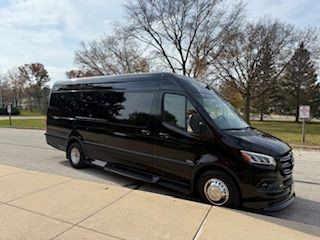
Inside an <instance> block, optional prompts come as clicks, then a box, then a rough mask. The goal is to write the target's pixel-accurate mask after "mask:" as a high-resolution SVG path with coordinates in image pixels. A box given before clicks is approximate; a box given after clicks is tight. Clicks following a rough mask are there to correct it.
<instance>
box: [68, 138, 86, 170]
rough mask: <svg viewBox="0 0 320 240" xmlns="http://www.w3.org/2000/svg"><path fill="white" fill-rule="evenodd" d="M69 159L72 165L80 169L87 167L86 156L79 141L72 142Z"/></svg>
mask: <svg viewBox="0 0 320 240" xmlns="http://www.w3.org/2000/svg"><path fill="white" fill-rule="evenodd" d="M68 159H69V162H70V164H71V166H72V167H74V168H77V169H80V168H84V167H86V163H85V156H84V154H83V151H82V148H81V145H80V144H79V143H77V142H76V143H72V144H71V145H70V146H69V148H68Z"/></svg>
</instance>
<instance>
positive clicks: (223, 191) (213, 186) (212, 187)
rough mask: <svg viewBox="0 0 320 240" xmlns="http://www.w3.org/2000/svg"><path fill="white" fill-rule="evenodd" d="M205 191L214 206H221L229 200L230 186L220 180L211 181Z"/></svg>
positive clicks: (206, 185) (212, 179)
mask: <svg viewBox="0 0 320 240" xmlns="http://www.w3.org/2000/svg"><path fill="white" fill-rule="evenodd" d="M203 190H204V193H205V195H206V198H207V199H208V201H209V202H210V203H212V204H214V205H217V206H221V205H223V204H225V203H226V202H227V201H228V200H229V196H230V195H229V189H228V186H227V184H225V183H224V182H223V181H222V180H220V179H218V178H211V179H209V180H208V181H207V182H206V184H205V185H204V189H203Z"/></svg>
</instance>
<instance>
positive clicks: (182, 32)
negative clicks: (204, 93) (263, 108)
mask: <svg viewBox="0 0 320 240" xmlns="http://www.w3.org/2000/svg"><path fill="white" fill-rule="evenodd" d="M225 2H226V1H223V0H211V1H208V0H151V1H150V0H134V1H128V3H127V5H126V9H127V13H128V16H129V20H130V21H129V26H128V27H127V28H126V30H127V33H128V34H131V35H132V36H133V37H135V38H136V39H138V40H139V41H140V42H142V43H144V44H146V45H147V46H149V47H151V48H150V49H151V50H152V52H153V53H154V54H155V56H156V57H157V58H158V59H159V58H160V59H161V60H163V61H162V62H163V63H165V65H166V66H167V67H168V68H169V69H170V70H171V71H172V72H181V73H182V74H183V75H189V76H193V77H199V76H203V75H205V74H206V72H207V68H208V66H210V64H211V62H212V61H214V59H215V58H216V56H217V55H219V53H220V52H221V46H222V44H221V41H222V40H223V38H224V35H225V34H226V33H228V31H229V30H230V29H231V28H232V27H233V26H234V25H235V24H236V23H237V22H238V21H239V19H240V15H241V12H242V9H243V4H242V2H238V3H237V4H236V5H235V6H234V8H232V9H231V10H230V11H229V10H228V9H230V7H226V5H225V4H226V3H225Z"/></svg>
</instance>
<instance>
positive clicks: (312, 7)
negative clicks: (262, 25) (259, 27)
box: [247, 0, 320, 27]
mask: <svg viewBox="0 0 320 240" xmlns="http://www.w3.org/2000/svg"><path fill="white" fill-rule="evenodd" d="M319 11H320V1H319V0H305V1H301V0H250V1H248V2H247V16H248V17H249V19H251V20H257V19H259V18H261V17H264V16H269V17H272V18H277V19H279V20H282V21H286V22H288V23H291V24H295V25H297V26H299V27H305V26H319V21H320V14H319Z"/></svg>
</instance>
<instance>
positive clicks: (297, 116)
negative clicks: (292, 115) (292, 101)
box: [295, 104, 299, 122]
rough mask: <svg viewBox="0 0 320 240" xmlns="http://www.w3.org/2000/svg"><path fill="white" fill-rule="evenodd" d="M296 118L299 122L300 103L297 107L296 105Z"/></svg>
mask: <svg viewBox="0 0 320 240" xmlns="http://www.w3.org/2000/svg"><path fill="white" fill-rule="evenodd" d="M296 109H297V110H296V120H295V122H299V104H298V105H297V107H296Z"/></svg>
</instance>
